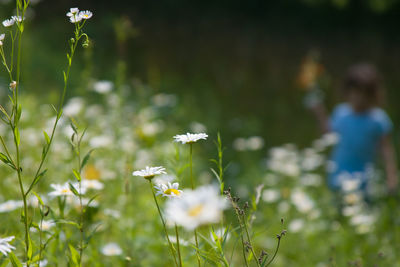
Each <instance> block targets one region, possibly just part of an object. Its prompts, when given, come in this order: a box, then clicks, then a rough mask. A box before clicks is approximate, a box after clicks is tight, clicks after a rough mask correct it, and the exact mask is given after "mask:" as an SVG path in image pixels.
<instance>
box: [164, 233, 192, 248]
mask: <svg viewBox="0 0 400 267" xmlns="http://www.w3.org/2000/svg"><path fill="white" fill-rule="evenodd" d="M168 238H169V241H171V242H172V243H175V244H176V235H168ZM179 245H180V246H189V245H190V243H189V242H188V241H187V240H184V239H183V238H182V237H179Z"/></svg>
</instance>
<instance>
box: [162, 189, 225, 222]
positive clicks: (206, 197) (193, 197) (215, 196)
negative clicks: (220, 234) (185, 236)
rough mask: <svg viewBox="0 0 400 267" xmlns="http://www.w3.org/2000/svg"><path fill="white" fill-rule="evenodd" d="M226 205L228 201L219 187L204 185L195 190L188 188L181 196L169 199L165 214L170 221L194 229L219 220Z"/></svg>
mask: <svg viewBox="0 0 400 267" xmlns="http://www.w3.org/2000/svg"><path fill="white" fill-rule="evenodd" d="M226 207H227V202H226V200H225V199H224V198H223V197H221V195H220V194H219V190H218V188H216V187H214V186H202V187H199V188H197V189H196V190H194V191H192V190H188V191H187V192H185V194H184V195H182V197H181V198H172V199H170V200H168V202H167V203H166V208H165V214H166V219H167V221H168V223H175V224H177V225H180V226H183V227H184V228H185V229H187V230H193V229H195V228H196V227H198V226H199V225H203V224H208V223H217V222H219V220H220V219H221V217H222V211H223V210H224V209H225V208H226Z"/></svg>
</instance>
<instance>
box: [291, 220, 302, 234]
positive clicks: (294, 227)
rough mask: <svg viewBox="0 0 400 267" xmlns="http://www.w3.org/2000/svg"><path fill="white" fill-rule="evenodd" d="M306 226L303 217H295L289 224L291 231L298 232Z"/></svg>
mask: <svg viewBox="0 0 400 267" xmlns="http://www.w3.org/2000/svg"><path fill="white" fill-rule="evenodd" d="M303 227H304V220H303V219H294V220H292V221H291V222H290V223H289V225H288V230H289V233H297V232H300V230H301V229H303Z"/></svg>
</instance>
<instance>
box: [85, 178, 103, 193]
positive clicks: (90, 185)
mask: <svg viewBox="0 0 400 267" xmlns="http://www.w3.org/2000/svg"><path fill="white" fill-rule="evenodd" d="M81 186H82V187H83V188H85V190H89V189H93V190H102V189H103V188H104V184H103V183H102V182H99V181H97V180H88V179H83V180H82V181H81Z"/></svg>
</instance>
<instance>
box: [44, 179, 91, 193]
mask: <svg viewBox="0 0 400 267" xmlns="http://www.w3.org/2000/svg"><path fill="white" fill-rule="evenodd" d="M50 186H51V187H52V188H53V189H54V191H52V192H50V193H49V194H48V195H49V196H51V197H61V196H73V195H74V193H73V192H72V191H71V189H70V188H69V183H68V182H67V183H64V184H51V185H50ZM75 189H76V190H77V192H78V193H80V194H82V195H83V194H85V192H86V190H85V188H81V189H80V190H79V187H75Z"/></svg>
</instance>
